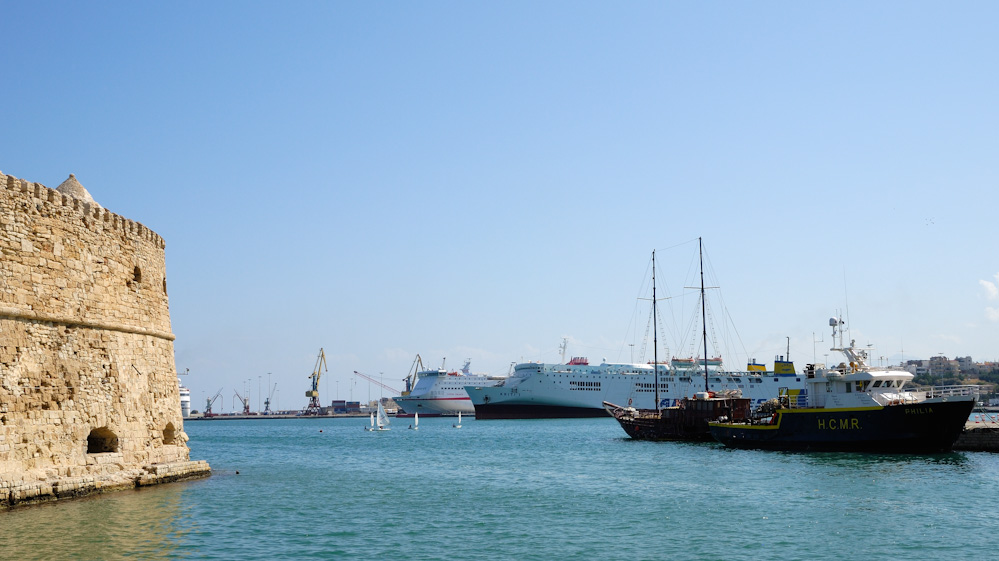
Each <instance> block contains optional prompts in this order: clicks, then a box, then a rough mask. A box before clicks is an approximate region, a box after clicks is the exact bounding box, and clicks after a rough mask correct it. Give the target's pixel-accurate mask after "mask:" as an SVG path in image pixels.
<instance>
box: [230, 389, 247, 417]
mask: <svg viewBox="0 0 999 561" xmlns="http://www.w3.org/2000/svg"><path fill="white" fill-rule="evenodd" d="M233 393H235V394H236V395H235V396H234V397H235V398H236V399H239V401H240V403H242V404H243V414H244V415H249V414H250V394H246V397H245V398H244V397H243V396H241V395H239V392H235V391H234V392H233ZM232 403H233V409H235V408H236V401H235V400H233V402H232Z"/></svg>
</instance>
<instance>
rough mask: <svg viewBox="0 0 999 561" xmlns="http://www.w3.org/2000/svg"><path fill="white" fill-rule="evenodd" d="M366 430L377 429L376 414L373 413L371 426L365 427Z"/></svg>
mask: <svg viewBox="0 0 999 561" xmlns="http://www.w3.org/2000/svg"><path fill="white" fill-rule="evenodd" d="M364 430H367V431H371V430H375V414H374V413H372V414H371V427H364Z"/></svg>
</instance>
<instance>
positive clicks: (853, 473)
mask: <svg viewBox="0 0 999 561" xmlns="http://www.w3.org/2000/svg"><path fill="white" fill-rule="evenodd" d="M454 421H455V420H454V419H443V418H438V419H422V420H421V423H420V430H419V431H411V430H407V429H406V427H407V426H408V424H409V423H410V422H411V419H396V420H395V421H394V423H393V426H392V428H393V430H391V431H390V432H385V433H371V432H365V431H363V430H362V427H364V426H365V425H366V424H367V422H368V421H367V419H309V420H298V419H293V420H262V421H216V422H188V423H185V430H186V431H187V433H188V434H189V435H190V436H191V442H190V446H191V456H192V458H195V459H205V460H208V461H209V463H211V465H212V467H213V468H214V470H215V475H213V476H212V477H211V478H209V479H205V480H200V481H194V482H186V483H176V484H171V485H164V486H159V487H156V488H151V489H143V490H139V491H134V492H131V491H130V492H123V493H115V494H109V495H105V496H101V497H94V498H87V499H81V500H75V501H67V502H62V503H56V504H48V505H41V506H37V507H31V508H22V509H15V510H13V511H9V512H0V559H11V560H14V559H17V560H22V559H124V558H134V559H233V560H237V559H251V560H252V559H353V558H366V559H394V560H399V559H404V560H419V559H517V560H527V559H538V560H549V559H615V560H616V559H622V560H623V559H627V560H642V559H750V558H760V559H764V558H766V559H780V560H781V561H784V560H793V559H809V560H815V559H988V558H992V557H994V555H995V550H996V545H995V544H996V534H997V533H999V502H997V501H999V455H997V454H988V453H980V452H957V453H953V454H946V455H937V456H876V455H860V454H805V453H773V452H754V451H736V450H728V449H725V448H723V447H722V446H720V445H716V444H682V443H649V442H637V441H632V440H630V439H628V438H627V437H626V436H625V434H624V432H623V431H622V430H621V429H620V427H619V426H618V425H617V423H616V422H614V420H613V419H609V418H608V419H579V420H538V421H534V420H526V421H475V420H474V419H467V418H466V419H465V420H464V423H463V424H464V427H463V428H461V429H454V428H452V423H454ZM237 471H238V472H239V473H238V475H237V473H236V472H237Z"/></svg>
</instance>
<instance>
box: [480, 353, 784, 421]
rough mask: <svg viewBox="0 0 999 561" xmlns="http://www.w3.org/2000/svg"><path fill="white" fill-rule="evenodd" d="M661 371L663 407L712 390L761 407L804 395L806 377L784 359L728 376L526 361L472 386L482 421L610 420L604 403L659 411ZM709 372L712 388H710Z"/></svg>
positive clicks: (680, 363) (710, 362)
mask: <svg viewBox="0 0 999 561" xmlns="http://www.w3.org/2000/svg"><path fill="white" fill-rule="evenodd" d="M656 368H658V382H659V399H660V403H659V406H660V407H675V406H677V405H678V404H679V403H680V402H681V401H682V400H683V399H684V398H688V397H693V396H694V394H695V393H697V392H700V391H704V388H705V387H707V389H708V391H711V392H716V393H718V394H721V393H724V392H729V391H734V390H738V391H739V392H740V393H741V395H742V397H744V398H748V399H750V400H751V404H752V405H754V406H755V405H761V404H763V403H765V402H766V401H767V400H769V399H772V398H773V397H774V396H776V395H777V391H778V388H781V387H786V388H789V391H790V392H791V393H792V395H797V394H798V393H799V392H801V391H803V390H804V377H803V376H802V375H800V374H797V373H795V370H794V364H793V363H791V361H788V360H784V357H779V358H778V360H777V361H775V363H774V369H773V370H771V371H767V370H766V367H765V366H764V365H762V364H756V362H755V361H752V362H751V363H750V364H749V365H748V367H747V369H746V370H745V371H742V372H739V371H725V370H724V369H723V368H724V367H723V364H722V361H721V359H719V358H709V359H706V360H705V359H699V358H698V359H674V360H671V361H670V362H668V363H660V364H658V365H657V366H655V368H654V365H653V364H633V363H606V362H605V363H601V364H597V365H591V364H590V363H589V361H588V360H587V359H586V358H584V357H575V358H572V359H571V360H570V361H568V362H567V363H564V364H561V363H560V364H552V363H540V362H525V363H521V364H517V365H516V366H514V369H513V372H512V373H511V374H510V376H508V377H507V379H506V380H504V381H503V382H502V383H500V384H498V385H496V386H492V387H486V386H467V387H465V391H466V392H467V393H468V396H469V398H470V399H471V402H472V405H473V406H474V407H475V418H476V419H479V420H481V419H548V418H571V417H605V416H608V412H607V410H606V409H605V408H604V402H605V401H606V402H609V403H616V404H619V405H621V406H625V407H634V408H636V409H656V403H655V393H656V392H655V385H656V377H657V372H656ZM705 370H707V383H705Z"/></svg>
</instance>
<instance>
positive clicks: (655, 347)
mask: <svg viewBox="0 0 999 561" xmlns="http://www.w3.org/2000/svg"><path fill="white" fill-rule="evenodd" d="M702 282H703V281H702ZM646 333H648V331H646ZM652 368H653V369H654V371H655V377H654V381H655V396H656V411H659V340H658V333H657V330H656V250H654V249H653V250H652Z"/></svg>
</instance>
